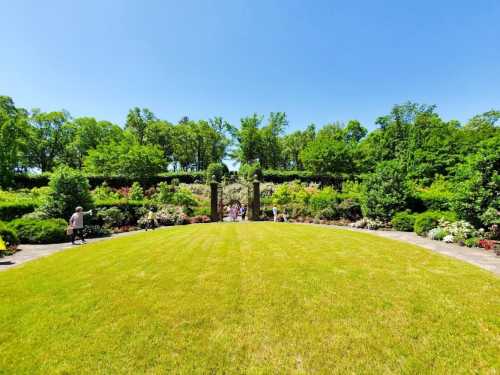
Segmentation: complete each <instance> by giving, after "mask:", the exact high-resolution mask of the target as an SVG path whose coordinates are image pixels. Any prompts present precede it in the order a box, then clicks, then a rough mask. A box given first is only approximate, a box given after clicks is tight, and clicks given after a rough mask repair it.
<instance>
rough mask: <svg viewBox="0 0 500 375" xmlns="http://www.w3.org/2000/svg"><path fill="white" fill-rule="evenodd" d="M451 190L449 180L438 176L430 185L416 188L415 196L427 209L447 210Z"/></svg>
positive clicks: (449, 203)
mask: <svg viewBox="0 0 500 375" xmlns="http://www.w3.org/2000/svg"><path fill="white" fill-rule="evenodd" d="M452 190H453V186H452V184H451V182H450V181H447V180H445V179H444V178H443V177H442V176H439V177H437V178H436V180H435V181H434V182H433V183H432V185H431V186H430V187H428V188H417V189H416V192H415V196H416V197H417V198H418V199H420V200H421V201H422V202H423V204H424V206H425V208H426V209H427V210H431V211H449V210H450V208H451V202H452V201H453V197H454V194H453V191H452Z"/></svg>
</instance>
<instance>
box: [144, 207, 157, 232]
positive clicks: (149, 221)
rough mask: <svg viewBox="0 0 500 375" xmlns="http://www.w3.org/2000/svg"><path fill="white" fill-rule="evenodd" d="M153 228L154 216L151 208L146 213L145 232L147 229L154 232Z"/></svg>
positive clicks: (154, 223)
mask: <svg viewBox="0 0 500 375" xmlns="http://www.w3.org/2000/svg"><path fill="white" fill-rule="evenodd" d="M155 227H156V214H155V212H154V211H153V208H150V209H149V212H148V217H147V221H146V232H147V230H148V229H151V230H154V229H155Z"/></svg>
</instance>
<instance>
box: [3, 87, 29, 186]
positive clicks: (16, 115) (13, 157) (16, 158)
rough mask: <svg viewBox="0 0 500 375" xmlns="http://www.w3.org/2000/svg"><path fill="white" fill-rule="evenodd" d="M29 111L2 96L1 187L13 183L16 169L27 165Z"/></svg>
mask: <svg viewBox="0 0 500 375" xmlns="http://www.w3.org/2000/svg"><path fill="white" fill-rule="evenodd" d="M27 137H28V127H27V113H26V111H25V110H23V109H19V108H16V107H15V105H14V101H13V100H12V98H10V97H8V96H0V187H2V186H3V187H7V186H9V185H10V184H11V183H12V179H13V177H14V175H15V173H16V170H18V169H22V168H23V167H25V163H26V161H27V160H26V158H25V153H26V146H27V145H26V139H27Z"/></svg>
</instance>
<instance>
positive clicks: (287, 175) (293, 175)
mask: <svg viewBox="0 0 500 375" xmlns="http://www.w3.org/2000/svg"><path fill="white" fill-rule="evenodd" d="M262 174H263V181H262V182H274V183H277V184H279V183H283V182H290V181H295V180H297V181H300V182H307V183H310V182H315V183H320V184H322V185H330V186H334V187H335V188H336V189H337V190H341V188H342V182H344V181H345V180H347V179H348V177H349V176H347V175H330V174H328V175H319V174H315V173H312V172H309V171H280V170H273V169H268V170H264V171H263V172H262Z"/></svg>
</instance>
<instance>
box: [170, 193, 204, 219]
mask: <svg viewBox="0 0 500 375" xmlns="http://www.w3.org/2000/svg"><path fill="white" fill-rule="evenodd" d="M172 203H173V204H175V205H178V206H181V207H182V208H183V209H184V210H185V211H186V212H187V213H192V212H193V207H196V206H198V201H197V200H196V199H195V197H194V196H193V193H191V191H189V190H188V189H183V188H181V189H179V190H177V191H176V192H175V193H174V194H173V195H172Z"/></svg>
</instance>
